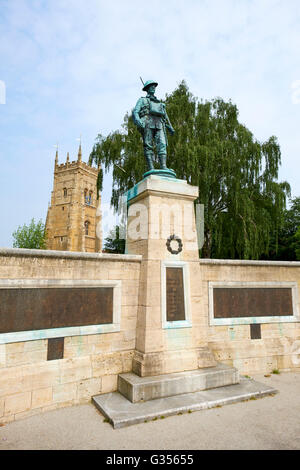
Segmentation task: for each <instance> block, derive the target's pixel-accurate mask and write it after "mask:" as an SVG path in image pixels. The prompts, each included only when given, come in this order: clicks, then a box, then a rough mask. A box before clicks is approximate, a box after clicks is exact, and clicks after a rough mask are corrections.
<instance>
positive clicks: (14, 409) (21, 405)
mask: <svg viewBox="0 0 300 470" xmlns="http://www.w3.org/2000/svg"><path fill="white" fill-rule="evenodd" d="M30 407H31V392H25V393H17V394H15V395H10V396H8V397H5V405H4V414H5V415H13V414H16V413H21V412H22V411H25V410H29V409H30Z"/></svg>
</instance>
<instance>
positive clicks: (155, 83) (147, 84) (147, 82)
mask: <svg viewBox="0 0 300 470" xmlns="http://www.w3.org/2000/svg"><path fill="white" fill-rule="evenodd" d="M150 85H155V86H157V85H158V83H157V82H154V81H153V80H147V81H146V83H144V88H143V91H147V88H148V87H149V86H150Z"/></svg>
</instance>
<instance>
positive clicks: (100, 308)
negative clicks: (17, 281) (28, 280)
mask: <svg viewBox="0 0 300 470" xmlns="http://www.w3.org/2000/svg"><path fill="white" fill-rule="evenodd" d="M112 322H113V288H112V287H83V288H81V287H76V288H73V287H60V288H54V287H52V288H39V287H38V288H22V289H17V288H16V289H15V288H12V289H0V333H11V332H18V331H31V330H44V329H48V328H63V327H72V326H87V325H101V324H106V323H112Z"/></svg>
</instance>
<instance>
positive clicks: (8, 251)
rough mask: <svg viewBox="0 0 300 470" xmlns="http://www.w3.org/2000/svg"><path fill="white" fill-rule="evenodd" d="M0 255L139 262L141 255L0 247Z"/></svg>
mask: <svg viewBox="0 0 300 470" xmlns="http://www.w3.org/2000/svg"><path fill="white" fill-rule="evenodd" d="M0 256H20V257H24V256H28V257H32V258H36V257H39V258H65V259H85V260H99V261H100V260H103V261H104V260H105V261H132V262H141V261H142V258H143V257H142V255H127V254H113V253H86V252H77V251H58V250H32V249H28V248H0Z"/></svg>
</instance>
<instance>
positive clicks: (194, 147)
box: [90, 81, 290, 259]
mask: <svg viewBox="0 0 300 470" xmlns="http://www.w3.org/2000/svg"><path fill="white" fill-rule="evenodd" d="M165 103H166V108H167V112H168V116H169V118H170V121H171V123H172V125H173V127H174V129H175V135H174V136H173V137H170V138H169V146H168V160H167V166H168V167H169V168H172V169H174V170H175V172H176V174H177V178H180V179H185V180H187V182H188V183H190V184H192V185H195V186H198V187H199V199H198V200H197V202H198V203H201V204H204V208H205V209H204V214H205V229H204V232H205V233H204V240H205V241H204V245H203V247H202V250H201V256H202V257H208V258H209V257H214V258H241V259H257V258H259V257H260V256H261V255H262V254H265V255H267V253H268V250H269V243H270V234H271V233H273V234H274V233H278V230H279V229H280V227H281V225H282V222H283V213H284V209H285V207H286V197H287V196H288V195H289V194H290V186H289V184H288V183H287V182H282V183H279V182H278V181H277V180H278V171H279V166H280V164H281V152H280V147H279V144H278V142H277V139H276V137H274V136H272V137H270V138H269V139H268V140H267V141H266V142H263V143H261V142H258V141H257V140H256V139H255V138H254V136H253V134H252V133H251V131H250V130H249V129H247V128H246V127H245V126H244V125H243V124H241V123H240V122H239V120H238V109H237V107H236V105H234V104H233V103H232V102H231V101H229V102H225V101H224V100H222V99H221V98H216V99H213V100H211V101H205V102H203V101H199V100H197V99H196V98H195V97H194V96H193V95H192V94H191V92H190V91H189V89H188V87H187V85H186V83H185V82H184V81H183V82H181V83H180V84H179V86H178V87H177V88H176V89H175V90H174V92H173V93H171V94H170V95H166V99H165ZM93 163H96V164H97V165H101V166H103V167H104V169H105V171H108V170H109V169H110V168H111V167H113V191H112V201H111V202H112V205H113V206H114V207H115V208H116V209H117V207H118V200H119V196H120V195H121V194H123V193H124V192H125V191H127V190H128V189H129V188H131V187H132V186H133V185H134V184H135V183H137V182H138V181H140V180H141V179H142V175H143V173H144V172H145V170H146V168H145V162H144V156H143V145H142V139H141V135H140V133H139V132H138V130H137V128H136V126H135V125H134V123H133V121H132V118H131V116H130V115H128V114H126V115H125V118H124V122H123V125H122V129H121V130H117V131H115V132H112V133H111V134H109V135H108V136H107V137H103V136H102V135H98V137H97V139H96V143H95V145H94V147H93V150H92V152H91V155H90V164H93ZM155 165H157V167H158V163H157V162H156V164H155ZM102 175H103V173H102V172H101V171H100V172H99V179H98V185H99V189H101V188H102V177H103V176H102Z"/></svg>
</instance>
